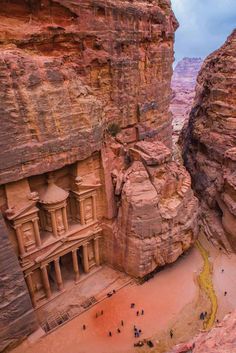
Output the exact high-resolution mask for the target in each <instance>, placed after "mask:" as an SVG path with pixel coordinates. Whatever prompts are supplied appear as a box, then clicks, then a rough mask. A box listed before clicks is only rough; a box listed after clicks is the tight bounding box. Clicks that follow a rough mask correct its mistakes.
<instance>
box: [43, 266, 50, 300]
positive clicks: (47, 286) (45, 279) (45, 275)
mask: <svg viewBox="0 0 236 353" xmlns="http://www.w3.org/2000/svg"><path fill="white" fill-rule="evenodd" d="M41 271H42V276H43V286H44V289H45V292H46V297H47V298H48V299H49V298H51V296H52V293H51V288H50V283H49V279H48V270H47V265H43V266H42V267H41Z"/></svg>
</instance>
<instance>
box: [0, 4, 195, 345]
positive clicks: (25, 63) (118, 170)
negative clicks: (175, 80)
mask: <svg viewBox="0 0 236 353" xmlns="http://www.w3.org/2000/svg"><path fill="white" fill-rule="evenodd" d="M1 5H2V6H1V9H0V48H1V57H0V75H1V85H2V86H1V93H0V109H1V124H2V125H1V131H0V146H1V149H0V185H1V186H0V206H1V210H2V212H3V213H4V215H5V219H6V222H7V226H8V233H9V238H10V240H11V242H12V245H13V247H14V249H15V253H16V254H17V256H18V257H19V261H20V264H21V267H22V271H23V272H24V276H25V279H26V281H27V285H28V289H29V292H30V295H31V300H32V304H33V306H34V307H37V306H38V305H41V304H45V303H46V302H47V301H48V300H51V298H53V296H54V295H55V294H56V295H58V294H59V292H60V291H62V290H63V281H66V278H65V277H66V276H65V272H64V274H63V271H62V268H63V262H64V263H65V262H66V264H67V265H68V266H70V271H71V276H72V277H73V280H74V281H75V283H77V281H78V280H79V276H80V273H79V272H80V270H81V269H82V271H83V272H84V273H88V272H89V271H90V270H91V268H93V267H94V266H99V265H100V263H101V262H104V261H107V262H109V263H110V264H112V265H114V266H115V267H118V268H120V269H123V270H124V271H126V272H128V273H130V274H131V275H133V276H136V277H143V276H144V275H146V274H148V273H149V272H150V271H152V270H154V269H155V268H156V267H158V266H163V265H164V264H166V263H170V262H173V261H175V260H176V259H177V258H178V256H179V255H181V254H182V253H183V252H184V251H185V250H187V249H188V248H189V247H190V246H191V244H192V243H193V241H194V239H195V237H196V234H197V222H196V217H197V201H196V199H195V198H194V196H193V193H192V191H191V187H190V179H189V175H188V173H187V172H186V170H185V169H184V168H183V167H181V166H179V165H177V164H175V163H174V162H172V159H171V151H170V147H171V144H172V137H171V132H172V125H171V114H170V113H169V112H168V107H169V103H170V98H171V90H170V79H171V74H172V62H173V42H174V31H175V29H176V28H177V25H178V24H177V21H176V19H175V17H174V15H173V12H172V10H171V6H170V1H169V0H155V1H152V2H150V1H149V0H142V1H128V0H127V1H125V0H119V1H117V0H116V1H114V0H106V1H104V0H97V1H93V0H81V1H72V0H51V1H47V0H41V1H40V0H36V1H24V0H20V1H12V2H9V1H5V0H4V1H2V3H1ZM112 136H113V137H112ZM3 250H4V246H3ZM4 261H5V264H4V266H5V267H6V268H7V269H8V271H9V274H8V278H9V286H10V285H11V277H10V268H9V266H8V261H10V260H8V259H7V258H5V259H4ZM73 280H72V281H73ZM16 303H17V302H16ZM27 305H28V304H27ZM27 305H26V304H25V305H23V304H22V308H21V309H22V310H23V309H24V312H27V310H28V306H27ZM9 310H11V307H9ZM19 312H20V311H19ZM8 317H9V319H8V320H7V321H6V326H7V325H8V326H9V327H10V326H11V323H12V317H10V315H9V316H8ZM32 327H33V325H32ZM18 332H19V336H18V338H19V337H20V336H21V337H22V336H24V334H25V331H24V327H23V328H20V327H19V329H18ZM4 335H5V338H4V341H5V342H7V340H8V338H9V336H10V335H11V331H10V330H9V331H8V330H7V329H6V330H5V332H4Z"/></svg>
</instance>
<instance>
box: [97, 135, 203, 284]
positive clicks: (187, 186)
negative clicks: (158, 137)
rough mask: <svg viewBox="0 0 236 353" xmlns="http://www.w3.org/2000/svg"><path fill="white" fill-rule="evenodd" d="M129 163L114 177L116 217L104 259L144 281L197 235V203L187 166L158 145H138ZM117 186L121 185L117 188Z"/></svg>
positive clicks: (145, 142) (152, 143) (150, 143)
mask: <svg viewBox="0 0 236 353" xmlns="http://www.w3.org/2000/svg"><path fill="white" fill-rule="evenodd" d="M128 155H129V159H130V160H131V163H130V165H129V167H128V168H127V169H123V170H121V171H120V173H119V174H118V173H117V170H116V173H115V172H113V175H114V176H115V185H116V191H117V192H116V194H117V195H120V198H119V201H118V205H119V206H118V216H117V219H116V220H115V221H114V223H113V224H112V225H111V229H110V232H109V231H107V236H106V237H105V240H104V241H105V253H104V256H105V258H106V259H107V261H109V262H110V263H113V265H115V266H118V267H119V268H121V269H122V270H124V271H126V272H127V273H129V274H131V275H133V276H136V277H143V276H144V275H146V274H148V273H150V272H151V271H153V270H155V269H156V268H157V267H161V266H164V265H165V264H168V263H172V262H174V261H176V260H177V258H178V257H179V256H180V255H181V254H182V253H183V252H184V251H186V250H187V249H189V247H190V246H191V245H192V244H193V242H194V240H195V239H196V237H197V233H198V223H197V216H198V201H197V199H196V198H195V197H194V195H193V191H192V189H191V180H190V176H189V174H188V173H187V172H186V170H185V168H184V167H182V166H181V165H178V164H176V163H175V162H173V161H172V160H171V151H170V150H169V149H168V148H167V147H166V146H164V145H163V144H162V143H160V142H156V141H152V142H150V141H149V142H148V141H140V142H137V143H136V144H134V146H133V147H132V148H130V149H129V151H128ZM117 185H119V187H117Z"/></svg>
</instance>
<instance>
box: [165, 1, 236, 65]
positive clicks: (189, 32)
mask: <svg viewBox="0 0 236 353" xmlns="http://www.w3.org/2000/svg"><path fill="white" fill-rule="evenodd" d="M171 2H172V7H173V10H174V13H175V16H176V18H177V19H178V21H179V24H180V27H179V29H178V30H177V32H176V37H175V60H176V62H178V61H179V60H181V59H182V58H183V57H202V58H205V57H206V56H207V55H208V54H210V53H211V52H213V51H214V50H216V49H218V48H219V47H220V46H221V45H222V44H223V43H224V42H225V40H226V38H227V37H228V35H229V34H230V33H231V32H232V30H233V29H234V28H236V0H171Z"/></svg>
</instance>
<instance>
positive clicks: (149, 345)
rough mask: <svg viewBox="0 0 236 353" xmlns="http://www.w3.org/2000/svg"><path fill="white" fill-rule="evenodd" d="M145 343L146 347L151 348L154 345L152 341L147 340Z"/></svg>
mask: <svg viewBox="0 0 236 353" xmlns="http://www.w3.org/2000/svg"><path fill="white" fill-rule="evenodd" d="M147 345H148V347H150V348H153V347H154V344H153V343H152V341H150V340H149V341H147Z"/></svg>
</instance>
